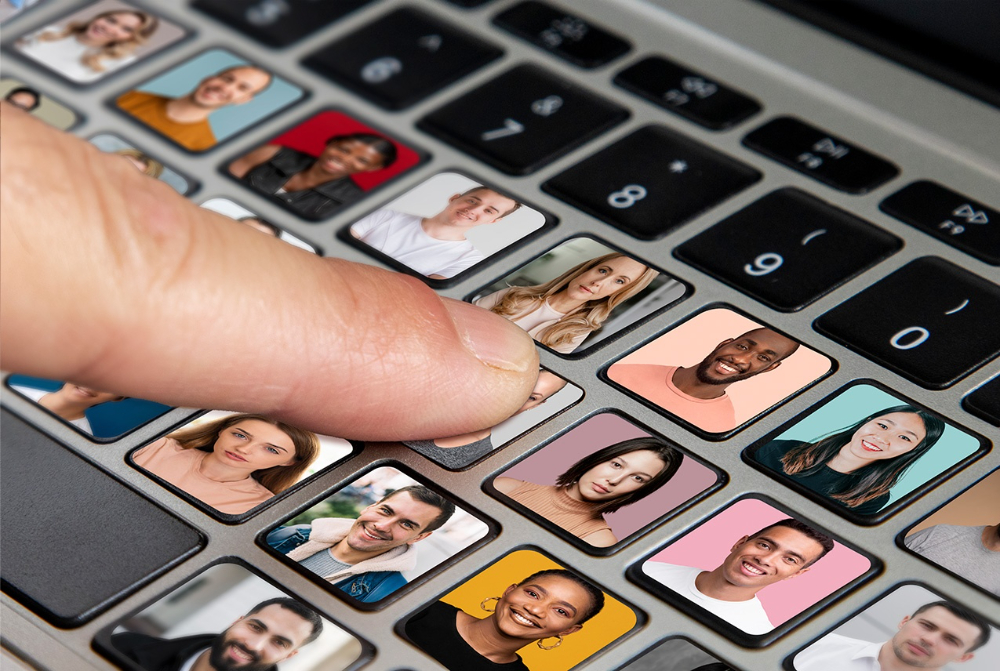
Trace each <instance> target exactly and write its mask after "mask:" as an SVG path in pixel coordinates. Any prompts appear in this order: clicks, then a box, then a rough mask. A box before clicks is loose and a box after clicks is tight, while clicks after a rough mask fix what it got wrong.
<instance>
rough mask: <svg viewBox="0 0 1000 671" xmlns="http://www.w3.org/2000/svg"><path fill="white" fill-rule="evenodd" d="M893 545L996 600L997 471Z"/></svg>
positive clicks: (999, 583)
mask: <svg viewBox="0 0 1000 671" xmlns="http://www.w3.org/2000/svg"><path fill="white" fill-rule="evenodd" d="M897 543H899V544H901V545H902V546H903V547H905V548H906V549H907V550H909V551H910V552H913V553H914V554H916V555H918V556H920V557H923V558H924V559H925V560H927V561H929V562H931V563H932V564H935V565H937V566H939V567H941V568H943V569H944V570H946V571H948V572H950V573H953V574H954V575H956V576H958V577H959V578H961V579H963V580H965V581H968V582H970V583H972V584H973V585H975V586H976V587H978V588H980V589H982V590H984V591H986V592H987V593H989V594H991V595H992V596H994V597H997V598H1000V469H998V470H995V471H993V472H992V473H990V474H989V475H987V476H986V477H985V478H983V479H982V480H980V481H979V482H977V483H976V484H974V485H973V486H971V487H969V488H968V489H966V490H965V491H964V492H962V493H961V494H959V495H958V496H956V497H955V498H953V499H952V500H951V501H949V502H948V503H946V504H944V505H943V506H941V507H940V508H938V509H937V510H936V511H934V512H933V513H931V514H930V515H929V516H928V517H925V518H924V519H922V520H921V521H920V522H918V523H917V524H916V525H914V526H913V527H911V528H910V529H908V530H906V531H904V532H903V533H902V534H900V535H899V536H898V537H897Z"/></svg>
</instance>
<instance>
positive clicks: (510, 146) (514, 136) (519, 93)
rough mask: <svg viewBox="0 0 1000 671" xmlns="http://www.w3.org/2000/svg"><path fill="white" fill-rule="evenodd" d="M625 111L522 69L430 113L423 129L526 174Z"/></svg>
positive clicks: (622, 117) (504, 168)
mask: <svg viewBox="0 0 1000 671" xmlns="http://www.w3.org/2000/svg"><path fill="white" fill-rule="evenodd" d="M628 116H629V112H628V110H626V109H625V108H624V107H620V106H618V105H616V104H614V103H612V102H610V101H608V100H604V99H603V98H598V97H597V96H595V95H594V94H592V93H590V92H588V91H585V90H583V89H581V88H580V87H578V86H575V85H573V84H571V83H569V82H567V81H564V80H562V79H558V78H557V77H555V76H553V75H551V74H549V73H548V72H546V71H544V70H542V69H541V68H538V67H535V66H532V65H520V66H518V67H515V68H513V69H511V70H508V71H507V72H505V73H504V74H502V75H500V76H499V77H497V78H496V79H494V80H492V81H489V82H487V83H485V84H483V85H482V86H480V87H479V88H476V89H473V90H472V91H470V92H469V93H466V94H465V95H464V96H462V97H461V98H458V99H457V100H453V101H452V102H450V103H448V104H447V105H445V106H444V107H442V108H440V109H438V110H436V111H434V112H431V113H430V114H428V115H427V116H426V117H424V118H423V119H421V120H420V122H419V123H418V124H417V125H418V126H419V127H420V128H421V129H422V130H425V131H427V132H428V133H431V134H433V135H436V136H438V137H439V138H441V139H443V140H445V141H446V142H450V143H451V144H453V145H455V146H457V147H459V148H460V149H462V150H463V151H466V152H468V153H469V154H472V155H473V156H476V157H477V158H479V159H481V160H483V161H485V162H487V163H489V164H490V165H492V166H494V167H495V168H497V169H498V170H502V171H504V172H506V173H508V174H511V175H526V174H528V173H530V172H534V171H535V170H538V169H539V168H541V167H542V166H544V165H546V164H547V163H551V162H552V161H554V160H556V159H557V158H559V157H560V156H562V155H563V154H565V153H567V152H569V151H570V150H572V149H575V148H576V147H579V146H580V145H581V144H584V143H585V142H587V141H588V140H590V139H591V138H593V137H596V136H597V135H600V134H601V133H603V132H604V131H606V130H608V129H609V128H611V127H613V126H617V125H618V124H620V123H621V122H623V121H625V120H626V119H627V118H628Z"/></svg>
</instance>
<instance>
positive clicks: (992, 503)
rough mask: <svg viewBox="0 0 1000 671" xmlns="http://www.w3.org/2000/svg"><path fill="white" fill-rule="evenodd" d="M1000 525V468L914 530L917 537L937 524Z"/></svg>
mask: <svg viewBox="0 0 1000 671" xmlns="http://www.w3.org/2000/svg"><path fill="white" fill-rule="evenodd" d="M998 522H1000V469H997V470H995V471H993V472H992V473H990V474H989V475H987V476H986V477H985V478H983V479H982V480H980V481H979V482H978V483H976V484H975V485H973V486H972V487H969V488H968V489H967V490H965V491H964V492H962V493H961V494H959V495H958V497H957V498H955V499H952V501H951V502H950V503H948V504H946V505H945V506H944V507H943V508H941V509H940V510H938V511H937V512H936V513H934V514H933V515H931V516H930V517H928V518H927V519H925V520H923V521H922V522H920V524H918V525H917V526H915V527H913V528H912V529H910V533H908V534H906V535H907V536H909V535H910V534H914V533H916V532H918V531H920V530H921V529H926V528H927V527H931V526H934V525H936V524H954V525H956V526H962V527H978V526H992V525H994V524H997V523H998Z"/></svg>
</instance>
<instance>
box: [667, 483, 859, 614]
mask: <svg viewBox="0 0 1000 671" xmlns="http://www.w3.org/2000/svg"><path fill="white" fill-rule="evenodd" d="M788 517H789V516H788V515H786V514H785V513H783V512H781V511H780V510H777V509H775V508H773V507H772V506H770V505H768V504H767V503H764V502H763V501H760V500H758V499H743V500H741V501H737V502H736V503H734V504H733V505H732V506H730V507H729V508H726V509H725V510H723V511H722V512H720V513H718V514H717V515H716V516H715V517H713V518H712V519H710V520H709V521H708V522H705V523H704V524H702V525H701V526H699V527H698V528H696V529H695V530H694V531H691V532H690V533H688V534H686V535H685V536H683V537H682V538H680V539H678V540H677V541H676V542H674V543H672V544H671V545H670V546H668V547H666V548H665V549H663V550H662V551H660V552H658V553H657V554H656V555H654V556H653V557H651V558H650V559H649V561H657V562H664V563H667V564H675V565H678V566H695V567H697V568H700V569H703V570H705V571H712V570H714V569H716V568H718V567H719V566H720V565H721V564H722V562H723V561H724V560H725V559H726V557H728V556H729V552H730V550H731V549H732V547H733V545H735V544H736V542H737V541H738V540H740V539H741V538H743V537H744V536H749V535H751V534H754V533H757V532H758V531H760V530H761V529H763V528H764V527H766V526H767V525H769V524H773V523H774V522H777V521H778V520H783V519H786V518H788ZM800 521H802V522H805V523H806V524H809V522H808V521H807V520H800ZM870 567H871V562H869V561H868V558H867V557H865V556H863V555H860V554H858V553H857V552H855V551H854V550H851V549H849V548H846V547H844V546H843V545H841V544H840V543H838V542H836V541H834V547H833V550H831V551H830V552H829V553H827V555H826V556H825V557H823V558H822V559H820V560H819V561H817V562H816V563H815V564H813V565H812V566H810V567H809V570H808V571H807V572H805V573H803V574H801V575H797V576H795V577H794V578H790V579H788V580H783V581H781V582H777V583H774V584H773V585H768V586H767V587H765V588H764V589H762V590H761V591H760V592H758V593H757V598H758V599H760V602H761V604H762V605H763V606H764V611H765V612H767V616H768V618H769V619H770V620H771V622H772V623H774V626H776V627H777V626H778V625H780V624H781V623H783V622H785V621H787V620H788V619H790V618H792V617H794V616H795V615H797V614H799V613H801V612H802V611H803V610H805V609H806V608H808V607H809V606H811V605H813V604H814V603H816V602H817V601H819V600H821V599H823V598H824V597H826V596H829V595H830V594H832V593H833V592H835V591H837V590H838V589H840V588H841V587H843V586H844V585H846V584H848V583H849V582H851V581H852V580H854V579H855V578H857V577H859V576H861V575H862V574H864V573H865V571H867V570H868V569H869V568H870Z"/></svg>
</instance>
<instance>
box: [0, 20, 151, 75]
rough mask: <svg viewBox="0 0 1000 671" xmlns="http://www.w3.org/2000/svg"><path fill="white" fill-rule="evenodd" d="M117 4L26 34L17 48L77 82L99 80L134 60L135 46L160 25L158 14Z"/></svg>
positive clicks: (18, 42) (144, 42)
mask: <svg viewBox="0 0 1000 671" xmlns="http://www.w3.org/2000/svg"><path fill="white" fill-rule="evenodd" d="M102 4H105V5H110V4H111V3H102ZM114 4H116V5H118V6H119V8H118V9H112V10H108V11H103V12H98V13H96V14H93V15H91V16H90V17H89V18H86V19H71V20H69V21H67V22H65V23H61V24H56V25H51V26H47V27H45V28H43V29H41V30H39V31H37V32H35V33H32V34H30V35H26V36H25V37H22V38H21V39H20V40H18V41H17V43H16V47H17V50H18V51H20V52H21V53H22V54H24V55H25V56H27V57H28V58H31V59H32V60H35V61H37V62H39V63H41V64H42V65H45V66H46V67H48V68H50V69H52V70H55V71H56V72H57V73H59V74H61V75H62V76H63V77H66V78H67V79H70V80H72V81H74V82H79V83H88V82H93V81H97V80H98V79H100V78H101V77H103V76H105V75H106V74H107V73H108V72H110V71H112V70H117V69H118V68H121V67H123V66H125V65H127V64H128V63H131V62H132V61H134V60H135V59H136V53H135V52H136V50H137V49H139V48H140V47H141V46H142V45H144V44H146V42H147V41H148V40H149V38H150V37H152V36H153V34H154V33H156V31H157V29H158V28H159V27H160V21H159V19H158V18H157V17H156V16H154V15H152V14H150V13H148V12H145V11H140V10H138V9H134V8H131V7H128V6H127V5H121V4H120V3H114Z"/></svg>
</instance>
